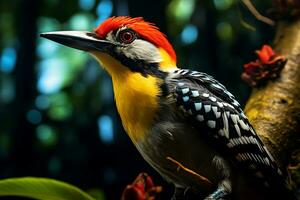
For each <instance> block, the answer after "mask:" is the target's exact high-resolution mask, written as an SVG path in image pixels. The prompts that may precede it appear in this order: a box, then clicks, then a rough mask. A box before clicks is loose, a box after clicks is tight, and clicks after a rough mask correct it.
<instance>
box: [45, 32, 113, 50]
mask: <svg viewBox="0 0 300 200" xmlns="http://www.w3.org/2000/svg"><path fill="white" fill-rule="evenodd" d="M40 36H41V37H44V38H47V39H49V40H52V41H54V42H58V43H60V44H63V45H66V46H68V47H72V48H75V49H79V50H83V51H100V52H105V51H107V50H108V49H110V48H112V47H113V46H114V44H113V43H112V42H109V41H107V40H100V39H98V38H97V37H96V34H95V33H91V32H84V31H55V32H47V33H41V34H40Z"/></svg>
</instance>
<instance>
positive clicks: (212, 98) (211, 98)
mask: <svg viewBox="0 0 300 200" xmlns="http://www.w3.org/2000/svg"><path fill="white" fill-rule="evenodd" d="M209 99H210V100H211V101H212V102H216V101H217V99H216V98H215V97H209Z"/></svg>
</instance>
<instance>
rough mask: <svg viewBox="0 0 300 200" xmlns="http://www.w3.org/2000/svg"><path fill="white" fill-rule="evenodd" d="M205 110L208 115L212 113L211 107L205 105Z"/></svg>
mask: <svg viewBox="0 0 300 200" xmlns="http://www.w3.org/2000/svg"><path fill="white" fill-rule="evenodd" d="M204 110H205V112H206V113H208V112H210V110H211V105H204Z"/></svg>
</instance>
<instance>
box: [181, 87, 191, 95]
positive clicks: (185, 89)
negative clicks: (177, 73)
mask: <svg viewBox="0 0 300 200" xmlns="http://www.w3.org/2000/svg"><path fill="white" fill-rule="evenodd" d="M189 91H190V89H189V88H183V89H182V90H181V92H182V94H186V93H188V92H189Z"/></svg>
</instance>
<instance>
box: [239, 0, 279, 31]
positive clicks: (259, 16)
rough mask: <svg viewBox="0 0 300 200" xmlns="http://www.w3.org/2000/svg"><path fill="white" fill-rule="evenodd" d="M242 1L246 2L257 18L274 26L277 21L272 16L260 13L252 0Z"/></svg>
mask: <svg viewBox="0 0 300 200" xmlns="http://www.w3.org/2000/svg"><path fill="white" fill-rule="evenodd" d="M242 2H243V3H244V4H245V6H246V7H247V8H248V9H249V11H250V12H251V13H252V14H253V15H254V17H255V18H256V19H257V20H259V21H262V22H264V23H266V24H269V25H271V26H274V24H275V22H274V21H273V20H271V19H270V18H268V17H265V16H263V15H262V14H260V13H259V12H258V11H257V9H256V8H255V6H254V5H253V4H252V2H251V1H250V0H242Z"/></svg>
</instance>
